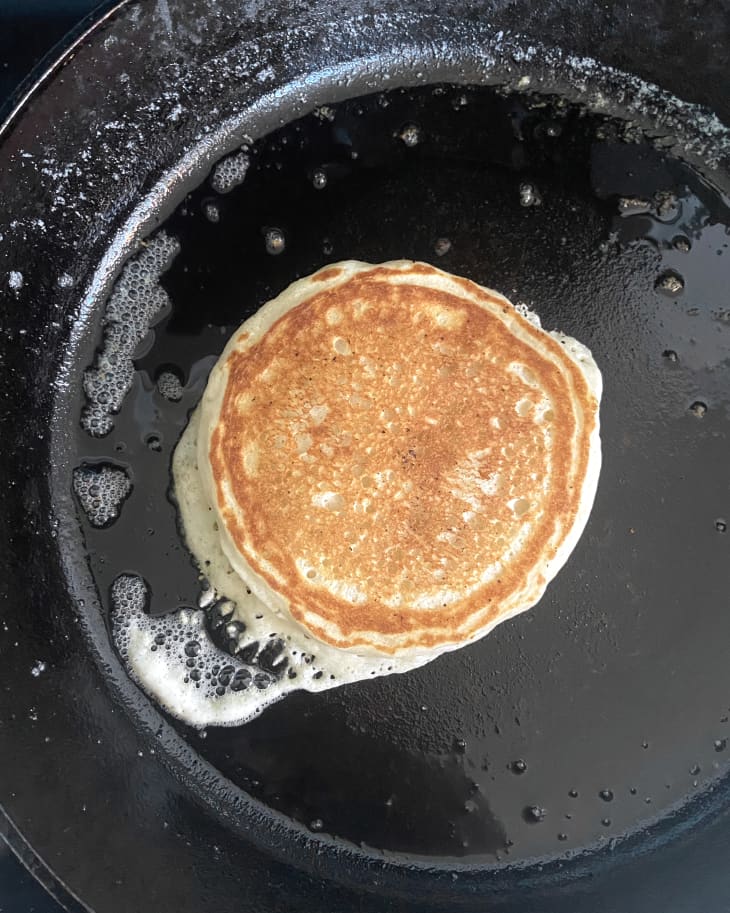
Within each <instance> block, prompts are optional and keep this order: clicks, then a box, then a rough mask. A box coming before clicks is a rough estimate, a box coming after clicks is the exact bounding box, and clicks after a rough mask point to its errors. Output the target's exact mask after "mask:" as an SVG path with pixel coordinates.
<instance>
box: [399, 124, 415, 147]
mask: <svg viewBox="0 0 730 913" xmlns="http://www.w3.org/2000/svg"><path fill="white" fill-rule="evenodd" d="M398 136H399V138H400V139H401V140H402V141H403V144H404V145H405V146H408V147H409V148H413V146H417V145H418V144H419V143H420V142H421V128H420V127H419V126H418V124H406V125H405V126H404V127H403V129H402V130H401V132H400V133H399V134H398Z"/></svg>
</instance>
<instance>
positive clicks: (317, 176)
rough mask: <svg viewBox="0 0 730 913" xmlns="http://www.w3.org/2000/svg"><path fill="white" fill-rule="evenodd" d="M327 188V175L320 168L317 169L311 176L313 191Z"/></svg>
mask: <svg viewBox="0 0 730 913" xmlns="http://www.w3.org/2000/svg"><path fill="white" fill-rule="evenodd" d="M326 186H327V175H326V174H325V172H324V171H322V169H321V168H318V169H317V170H316V171H315V172H314V174H313V175H312V187H314V189H315V190H324V188H325V187H326Z"/></svg>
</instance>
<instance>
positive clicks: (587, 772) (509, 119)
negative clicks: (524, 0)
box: [0, 0, 730, 913]
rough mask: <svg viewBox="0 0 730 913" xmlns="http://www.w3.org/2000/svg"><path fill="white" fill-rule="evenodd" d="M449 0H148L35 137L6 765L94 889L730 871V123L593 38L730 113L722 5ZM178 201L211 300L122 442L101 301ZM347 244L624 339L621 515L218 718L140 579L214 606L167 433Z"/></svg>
mask: <svg viewBox="0 0 730 913" xmlns="http://www.w3.org/2000/svg"><path fill="white" fill-rule="evenodd" d="M410 6H411V7H412V8H409V5H408V4H406V5H405V6H404V4H403V3H401V4H398V5H397V7H396V6H395V5H394V6H393V7H391V6H389V5H380V6H379V8H378V10H377V11H375V12H374V11H373V10H371V9H367V10H366V9H365V8H364V6H362V7H361V5H360V4H358V3H354V2H353V3H342V4H334V5H333V4H330V3H327V4H324V3H322V4H317V3H310V4H306V5H305V7H304V8H302V5H301V4H297V5H296V9H295V8H294V5H292V6H291V8H290V7H288V6H287V4H279V5H277V7H276V9H273V7H272V8H266V9H263V8H259V7H260V5H257V4H250V5H248V6H247V7H246V8H245V9H242V8H241V5H240V4H237V3H233V2H223V0H219V2H217V3H212V4H211V3H203V2H202V0H201V2H200V3H196V2H194V0H189V2H186V3H183V4H180V5H176V6H173V5H172V4H170V5H168V4H167V3H164V2H161V3H158V4H148V3H132V4H124V5H122V7H120V8H119V10H118V11H116V13H114V14H113V15H111V16H110V17H109V18H108V19H107V20H106V21H105V22H104V23H102V24H101V25H100V26H99V27H98V28H97V29H96V30H95V31H94V32H93V33H92V34H90V35H88V36H87V37H86V38H85V39H84V40H83V41H82V42H81V44H80V45H79V47H78V48H77V49H76V52H75V55H74V56H73V57H72V58H70V59H68V60H67V61H66V62H65V63H64V65H63V67H62V68H61V69H60V70H59V72H58V73H57V74H56V75H55V76H54V77H53V78H50V79H48V80H47V81H45V82H43V83H42V84H41V85H40V86H39V87H38V88H37V89H36V91H35V93H34V94H33V95H32V96H31V98H30V99H29V100H28V101H27V103H26V104H25V105H24V106H23V107H22V109H21V110H19V111H18V112H17V114H16V116H15V117H14V118H13V119H12V121H11V123H9V124H8V125H7V126H6V128H5V131H4V134H3V137H2V144H1V145H0V194H2V199H3V203H4V206H3V212H2V214H0V236H1V238H0V283H2V286H1V287H2V294H3V305H4V312H3V320H2V330H3V333H2V357H3V386H2V397H3V409H2V420H3V422H4V425H5V427H4V440H5V442H6V444H5V447H4V448H3V453H2V460H3V466H2V477H3V479H4V480H5V491H6V503H5V510H4V512H3V516H2V524H3V541H4V543H5V552H6V555H7V572H6V575H5V579H4V588H5V589H4V594H3V595H4V601H3V609H2V616H3V617H2V624H1V625H0V651H1V653H0V655H1V656H2V663H3V666H2V668H3V693H2V714H1V718H2V726H1V727H0V745H1V746H2V755H0V757H2V764H3V771H4V774H3V784H2V794H1V796H0V798H1V799H2V804H3V808H4V810H5V812H6V815H7V817H8V821H9V823H8V830H9V833H10V834H11V840H12V841H13V843H14V845H15V846H16V847H18V848H21V847H22V846H24V845H25V842H27V844H29V845H30V847H32V850H33V854H34V858H36V859H38V860H42V862H39V863H37V864H38V865H40V866H41V868H42V867H43V866H45V867H46V868H47V871H46V872H45V874H44V875H43V877H45V878H46V879H51V880H54V879H55V880H56V881H57V882H60V883H61V884H62V885H65V887H66V889H67V892H68V894H67V896H66V903H67V905H68V906H69V909H74V908H75V906H74V905H76V906H77V907H78V908H79V909H81V908H84V907H82V906H78V904H83V905H85V907H86V908H88V909H93V910H96V911H99V913H103V911H117V910H133V909H134V910H137V909H139V910H147V909H149V910H153V909H154V910H162V909H170V910H176V911H185V910H194V909H195V910H199V909H201V908H202V909H213V908H215V909H218V910H221V911H226V910H234V909H235V910H241V909H250V910H256V911H265V910H280V909H284V908H287V909H292V910H312V911H321V910H324V909H327V910H346V909H359V910H372V911H376V910H403V911H406V910H413V911H428V910H434V911H435V910H457V909H465V910H480V911H481V910H485V909H499V910H515V911H517V910H528V909H540V910H583V909H585V910H600V909H606V910H608V909H612V910H614V909H621V910H627V911H629V910H634V909H636V910H639V909H641V910H645V909H647V907H648V908H649V909H662V910H674V909H676V910H680V909H700V908H702V906H703V904H704V906H705V907H706V908H710V909H715V908H720V907H722V905H723V904H724V903H726V902H727V901H728V900H730V883H729V882H730V879H728V877H727V875H726V872H725V866H724V859H725V855H726V846H727V834H728V823H727V821H726V811H725V809H726V804H727V796H726V792H727V790H726V787H725V783H724V775H725V773H726V765H727V757H728V750H727V742H726V739H727V738H728V737H730V724H728V718H727V715H728V712H729V709H730V671H728V668H729V667H728V664H727V661H726V652H727V650H726V644H727V643H728V640H729V639H730V620H729V619H730V615H728V612H727V594H728V589H729V584H730V561H729V558H730V533H726V527H727V522H728V520H729V519H730V479H729V477H728V472H729V471H728V455H729V454H730V446H729V443H728V439H729V434H728V432H729V425H728V420H729V418H730V415H729V413H728V405H729V402H728V400H729V391H730V377H729V376H728V371H729V369H730V302H728V299H727V291H726V289H727V277H728V274H729V272H730V270H729V267H728V264H729V263H730V259H729V258H730V248H728V243H730V242H729V241H728V238H729V237H730V236H729V235H728V228H727V226H728V225H729V224H730V214H729V212H728V209H727V204H726V199H725V197H724V196H723V194H724V193H725V192H726V191H727V189H728V187H727V185H728V181H729V177H728V161H729V159H728V150H729V149H730V143H729V142H728V139H727V135H726V133H725V132H724V130H723V128H722V127H721V125H720V124H719V123H718V122H717V121H716V120H715V119H713V117H712V116H710V115H709V114H708V113H707V112H704V111H703V110H701V109H699V108H697V107H694V106H692V105H690V106H683V105H681V104H677V103H676V102H675V100H674V99H673V98H672V97H671V96H670V95H669V94H663V93H662V92H657V91H654V90H652V89H648V88H647V87H646V85H645V83H642V82H641V81H640V80H639V79H633V78H629V77H625V76H623V75H621V73H619V72H617V71H612V70H608V69H606V68H605V67H601V66H598V65H595V64H593V63H592V61H591V60H587V59H583V58H585V57H590V58H596V59H598V60H600V62H601V64H607V65H612V66H615V67H618V68H619V69H621V70H623V71H628V72H631V73H633V74H637V76H638V77H641V78H642V79H645V80H649V81H650V82H652V83H657V84H658V85H660V86H661V87H662V89H663V90H666V92H667V93H673V94H674V95H677V96H679V97H681V98H683V99H685V100H686V101H688V102H691V103H694V104H695V105H696V104H702V105H705V106H706V107H707V108H708V109H710V110H711V111H714V113H715V114H716V115H718V116H719V117H720V119H721V120H722V119H725V120H727V118H728V113H729V112H728V102H727V93H726V88H727V86H726V70H725V67H726V65H727V59H726V50H725V48H726V47H727V40H726V39H727V38H728V37H730V36H728V35H727V31H728V27H727V22H726V17H725V16H724V12H725V11H724V8H723V4H720V3H718V4H716V5H713V6H711V7H703V10H702V20H701V28H702V30H703V32H704V34H700V33H699V32H698V33H697V34H695V33H694V32H693V31H692V29H693V28H694V27H695V24H694V19H693V18H692V17H693V12H692V10H691V8H688V7H686V6H684V5H682V6H680V5H679V4H672V3H653V4H649V5H642V6H641V8H640V9H639V8H638V6H637V8H636V9H635V10H633V11H627V10H625V9H623V8H620V7H619V6H618V5H616V6H612V7H608V8H605V7H604V8H603V9H602V10H601V11H600V13H599V12H596V10H595V9H594V7H593V6H592V5H588V4H586V5H582V4H578V5H575V4H570V5H568V4H566V5H561V4H551V5H549V6H548V7H541V8H540V10H539V11H538V10H537V9H532V8H531V7H530V5H528V4H517V5H511V6H510V7H509V8H507V7H504V8H503V7H502V6H501V5H499V4H458V3H454V4H447V5H440V6H439V8H436V7H435V6H434V7H433V8H429V7H427V6H426V5H423V4H412V5H410ZM697 27H698V28H699V26H697ZM323 105H324V106H327V107H326V108H325V109H324V110H322V106H323ZM315 108H317V109H318V110H317V111H316V112H314V109H315ZM313 112H314V113H313ZM410 125H415V127H417V138H418V142H417V143H409V142H404V139H403V137H404V133H403V131H404V127H409V126H410ZM406 135H408V134H406ZM242 142H246V143H247V144H248V145H250V147H251V162H252V164H251V167H250V169H249V173H248V174H247V176H246V180H245V181H244V183H243V184H242V185H241V186H240V187H239V188H237V189H236V190H234V191H233V192H232V193H231V194H228V195H226V196H220V195H217V194H216V193H215V191H214V190H213V188H212V187H211V185H210V182H209V181H207V180H206V175H207V173H208V171H209V170H210V167H211V165H212V164H213V163H214V162H215V161H216V160H217V159H219V158H220V157H221V156H222V155H224V154H225V153H228V152H230V151H232V150H235V149H236V148H238V147H239V146H240V144H241V143H242ZM319 172H324V173H325V174H326V177H327V186H326V187H322V186H321V183H322V182H321V179H319V178H317V177H316V175H317V174H318V173H319ZM318 185H320V186H318ZM526 204H528V205H526ZM211 214H213V218H212V219H211ZM164 220H167V221H166V225H165V229H166V231H168V232H169V233H170V234H173V235H175V236H176V237H177V238H178V239H179V240H180V243H181V252H180V254H179V255H178V256H177V258H176V259H175V260H174V262H173V264H172V266H171V268H170V269H169V271H168V272H167V273H166V274H165V275H164V276H163V278H162V284H163V286H164V288H165V289H166V291H167V292H168V294H169V296H170V299H171V301H172V308H171V310H170V312H169V313H168V314H167V315H166V316H164V318H163V319H162V321H161V322H158V323H157V324H156V326H155V327H154V332H153V333H152V334H150V335H149V337H148V338H147V339H146V340H145V344H144V345H143V346H141V347H140V349H139V350H138V352H137V355H138V357H137V359H136V362H135V367H136V369H137V373H136V376H135V381H134V385H133V388H132V391H131V392H130V393H129V395H128V396H127V398H126V400H125V403H124V405H123V407H122V410H121V412H120V413H119V415H118V416H115V425H114V429H113V430H112V432H110V434H109V435H107V436H106V437H104V438H101V439H93V438H91V437H89V436H88V435H87V434H85V432H83V431H82V430H81V428H80V425H79V416H80V412H81V409H82V408H83V406H84V396H83V393H82V391H81V383H80V378H81V375H82V372H83V370H84V368H86V367H87V366H88V365H89V364H91V363H92V362H93V359H94V352H95V349H96V347H97V346H98V344H99V341H100V337H99V326H100V320H101V316H102V313H103V307H104V302H105V300H106V298H107V295H108V293H109V289H110V287H111V283H112V281H113V279H114V277H115V275H116V273H117V272H118V270H119V268H120V267H121V265H122V264H123V263H124V261H125V259H126V258H127V257H128V256H129V255H130V253H133V252H134V251H135V250H136V249H138V242H139V240H140V239H142V238H144V237H145V236H147V235H149V234H150V233H152V232H154V230H155V229H156V227H157V226H158V225H159V224H160V223H161V222H162V221H164ZM272 226H275V227H276V228H278V229H279V230H280V231H281V232H282V234H283V237H284V239H285V244H286V246H285V250H284V251H283V252H282V253H280V254H277V255H276V256H273V255H272V254H271V252H270V250H269V251H267V248H266V244H265V239H264V233H265V230H266V229H267V228H270V227H272ZM445 241H448V242H449V244H446V243H445ZM348 257H356V258H360V259H365V260H370V261H373V262H377V261H379V260H384V259H390V258H394V257H413V258H418V259H424V260H428V261H430V262H433V263H436V264H437V265H439V266H442V267H443V268H445V269H448V270H450V271H453V272H455V273H459V274H463V275H466V276H469V277H471V278H473V279H475V280H476V281H478V282H483V283H485V284H488V285H492V286H494V287H495V288H497V289H499V290H501V291H503V292H504V293H505V294H507V295H508V296H510V297H511V298H512V299H513V300H515V301H524V302H526V303H528V304H530V305H531V306H533V307H534V308H535V309H536V310H537V311H538V312H539V313H540V315H541V317H542V319H543V323H544V325H546V326H547V327H550V328H551V327H553V326H555V327H559V328H560V329H563V330H565V331H566V332H568V333H571V334H572V335H575V336H576V337H577V338H579V339H580V340H582V341H584V342H585V343H587V344H588V345H589V346H590V347H591V349H592V350H593V352H594V354H595V356H596V359H597V361H598V363H599V365H600V366H601V368H602V371H603V376H604V382H605V393H604V404H603V408H602V416H601V418H602V427H603V432H602V438H603V441H604V469H603V472H602V475H601V481H600V486H599V492H598V497H597V500H596V506H595V509H594V512H593V515H592V517H591V521H590V523H589V526H588V528H587V531H586V533H585V535H584V537H583V539H582V540H581V543H580V544H579V547H578V548H577V549H576V551H575V553H574V555H573V556H572V558H571V560H570V562H569V564H568V565H567V566H566V568H565V569H564V570H563V571H562V572H561V574H560V576H559V578H558V579H557V580H556V581H555V582H554V583H553V584H552V585H551V587H550V589H549V591H548V594H547V595H546V597H545V598H544V599H543V601H542V602H541V604H540V606H539V607H538V608H536V609H535V610H534V611H533V612H531V613H528V614H527V615H525V616H521V617H519V618H517V619H515V620H513V621H512V622H509V623H506V624H504V625H503V626H501V627H500V628H499V629H498V630H497V631H495V632H494V633H493V634H492V635H490V636H489V637H488V638H487V639H485V640H484V641H482V642H480V643H478V644H476V645H474V646H472V647H470V648H468V649H465V650H462V651H459V652H457V653H455V654H452V655H449V656H444V657H442V658H441V659H439V660H438V661H437V662H435V663H433V664H431V665H429V666H427V667H426V668H425V669H423V670H419V671H417V672H414V673H410V674H408V675H405V676H402V677H400V676H397V677H390V678H387V679H382V680H378V681H372V682H366V683H362V684H359V685H356V686H350V687H347V688H343V689H340V690H336V691H332V692H330V693H328V694H325V695H318V696H313V695H307V694H304V693H302V694H297V695H295V696H294V697H292V698H289V699H287V700H286V701H284V702H282V703H281V704H279V705H277V706H276V707H274V708H272V709H270V710H268V711H266V713H265V714H264V715H263V716H262V717H261V718H260V719H258V720H256V721H255V722H253V723H252V724H250V725H248V726H246V727H243V728H240V729H232V730H225V729H209V730H208V731H207V732H205V733H197V732H195V731H192V730H188V729H187V728H186V727H184V726H183V725H181V724H179V723H177V722H175V721H171V720H169V719H168V718H167V717H166V716H165V715H164V714H162V713H161V712H160V711H159V710H158V709H157V708H156V707H155V706H154V705H152V704H150V703H149V702H148V701H147V699H146V698H145V697H144V695H142V694H141V693H140V692H139V691H138V689H137V688H136V687H135V686H134V685H133V684H132V683H131V682H130V681H129V679H128V677H127V675H126V673H125V671H124V669H123V667H122V666H121V664H120V662H119V660H118V657H117V656H116V654H115V652H114V650H113V648H112V646H111V643H110V639H109V632H108V610H109V605H108V603H109V587H110V585H111V583H112V581H113V580H114V579H115V577H116V576H117V575H118V574H120V573H126V572H136V573H140V574H142V575H143V576H144V577H145V578H146V579H147V580H148V582H149V584H150V586H151V591H152V600H151V605H150V609H151V611H153V612H164V611H168V610H170V609H174V608H176V607H177V606H179V605H193V604H195V602H196V600H197V596H198V581H197V575H196V571H195V569H194V567H193V566H192V564H191V562H190V559H189V556H188V555H187V552H186V550H185V549H184V547H183V545H182V541H181V539H180V536H179V533H178V530H177V527H176V516H175V509H174V504H173V502H172V500H170V497H169V492H168V488H169V481H170V479H169V460H170V456H171V453H172V450H173V448H174V444H175V442H176V440H177V437H178V436H179V434H180V432H181V430H182V428H183V427H184V425H185V421H186V416H187V413H188V411H189V410H190V409H191V408H192V407H193V406H194V404H195V402H196V401H197V398H198V397H199V395H200V392H201V390H202V386H203V383H204V377H205V371H206V370H207V369H208V368H209V367H210V364H211V363H212V360H213V357H214V356H215V355H217V354H218V353H219V352H220V350H221V349H222V347H223V345H224V343H225V340H226V338H227V335H228V334H229V333H230V332H231V331H232V330H233V329H234V328H235V327H236V326H237V325H238V324H239V323H240V322H241V321H242V320H243V319H244V318H245V317H246V316H248V315H249V314H250V313H251V312H252V311H253V310H255V309H256V308H257V307H258V306H259V305H260V304H261V303H263V302H264V301H265V300H267V299H268V298H269V297H271V296H272V295H273V294H276V293H277V292H278V291H280V290H281V289H283V288H284V287H286V286H287V285H288V284H289V283H290V282H291V281H292V280H293V279H294V278H296V277H298V276H301V275H305V274H307V273H309V272H311V271H313V270H314V269H316V268H318V267H319V266H321V265H323V264H324V263H326V262H328V261H331V260H336V259H344V258H348ZM170 369H172V370H174V371H175V372H177V374H178V375H179V376H180V378H181V379H182V381H183V384H184V392H183V396H182V399H181V400H180V401H178V402H174V403H170V402H169V401H167V400H165V399H164V397H162V396H160V394H159V391H158V390H157V387H156V384H155V382H156V380H157V378H158V376H159V374H160V373H161V372H162V371H163V370H170ZM100 462H102V463H110V464H113V465H115V466H118V467H120V468H123V469H124V470H125V471H126V472H127V473H128V475H129V477H130V479H131V480H132V482H133V490H132V493H131V494H130V496H129V498H128V499H127V500H126V501H125V503H124V505H123V507H122V510H121V515H120V518H119V519H118V520H117V521H116V522H115V523H114V524H113V525H111V526H110V527H109V528H108V529H103V530H95V529H94V528H92V527H91V526H90V524H89V523H88V522H87V520H86V518H85V517H84V514H83V511H81V512H79V510H78V504H77V502H76V501H75V500H74V497H73V495H72V490H71V473H72V470H73V469H74V468H76V467H78V466H79V465H82V464H84V463H86V464H92V465H94V464H96V465H98V464H99V463H100ZM690 873H691V874H690ZM74 897H76V898H78V901H76V900H74Z"/></svg>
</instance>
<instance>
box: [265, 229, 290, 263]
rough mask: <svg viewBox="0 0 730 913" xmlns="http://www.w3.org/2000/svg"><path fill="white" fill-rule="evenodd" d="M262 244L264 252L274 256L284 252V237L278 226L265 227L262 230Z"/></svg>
mask: <svg viewBox="0 0 730 913" xmlns="http://www.w3.org/2000/svg"><path fill="white" fill-rule="evenodd" d="M264 244H265V245H266V253H267V254H271V255H272V256H274V257H275V256H276V255H277V254H281V253H283V252H284V249H285V247H286V239H285V238H284V233H283V232H282V231H281V230H280V229H279V228H267V229H266V231H265V232H264Z"/></svg>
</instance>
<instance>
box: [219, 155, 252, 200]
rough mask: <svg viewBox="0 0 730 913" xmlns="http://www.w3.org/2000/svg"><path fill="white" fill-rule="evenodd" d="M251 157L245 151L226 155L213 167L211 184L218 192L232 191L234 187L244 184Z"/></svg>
mask: <svg viewBox="0 0 730 913" xmlns="http://www.w3.org/2000/svg"><path fill="white" fill-rule="evenodd" d="M250 164H251V159H250V158H249V157H248V155H246V153H245V152H235V153H233V155H229V156H226V158H224V159H222V160H221V161H220V162H218V164H217V165H216V166H215V167H214V168H213V173H212V175H211V177H210V184H211V187H212V188H213V190H215V191H216V193H230V192H231V190H233V188H234V187H238V185H239V184H243V182H244V180H245V179H246V174H247V173H248V168H249V165H250Z"/></svg>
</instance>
